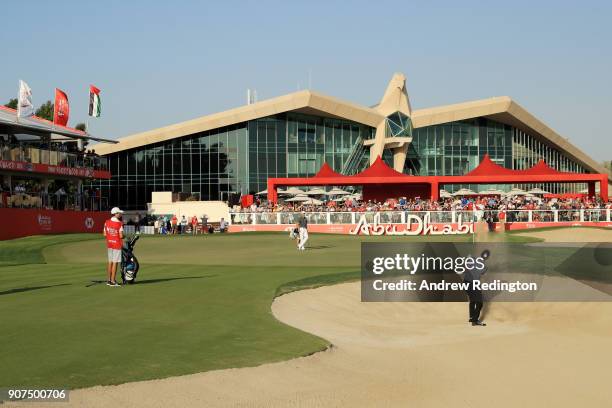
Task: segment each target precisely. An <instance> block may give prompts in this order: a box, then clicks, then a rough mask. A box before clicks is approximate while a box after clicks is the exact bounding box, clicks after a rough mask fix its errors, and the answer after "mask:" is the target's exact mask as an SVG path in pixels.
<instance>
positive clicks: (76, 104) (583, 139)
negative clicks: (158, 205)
mask: <svg viewBox="0 0 612 408" xmlns="http://www.w3.org/2000/svg"><path fill="white" fill-rule="evenodd" d="M85 3H87V4H85ZM611 18H612V2H609V1H592V2H589V1H583V2H577V1H564V0H560V1H533V0H531V1H504V2H497V1H482V2H472V1H449V2H444V1H414V2H408V1H398V2H391V1H376V2H374V1H352V2H348V1H346V2H342V1H333V0H327V1H313V0H311V1H304V2H293V1H266V0H260V1H252V2H238V1H210V2H203V1H201V2H196V1H155V0H148V1H130V2H129V4H128V1H98V2H84V1H61V0H56V1H49V2H47V1H42V0H35V1H27V2H26V1H10V2H6V4H3V5H2V29H1V31H0V32H1V33H2V34H1V36H2V54H1V57H0V61H1V62H0V65H1V67H2V69H1V72H2V75H1V76H0V100H1V101H2V103H5V100H6V101H8V99H9V98H12V97H14V96H15V95H16V91H17V82H18V80H19V79H24V80H26V81H27V82H28V83H29V84H30V86H31V87H32V89H33V92H34V98H35V104H36V105H39V104H40V103H42V102H44V101H46V100H47V99H51V98H52V96H53V89H54V87H59V88H61V89H63V90H65V91H66V92H67V93H68V95H69V97H70V102H71V119H70V124H71V125H74V124H76V123H77V122H81V121H84V120H85V118H86V109H87V102H88V101H87V97H88V96H87V93H88V85H89V84H90V83H93V84H95V85H97V86H98V87H99V88H100V89H101V90H102V103H103V108H102V117H101V118H99V119H95V120H92V121H90V122H91V131H92V133H94V134H96V135H98V136H102V137H109V138H117V137H121V136H125V135H128V134H131V133H134V132H138V131H143V130H148V129H151V128H155V127H159V126H162V125H166V124H171V123H175V122H179V121H182V120H186V119H192V118H195V117H198V116H202V115H204V114H208V113H213V112H218V111H221V110H225V109H228V108H233V107H236V106H240V105H243V104H244V103H245V99H246V95H245V93H246V89H247V88H248V87H251V88H256V89H257V92H258V95H259V99H260V100H262V99H265V98H269V97H273V96H278V95H282V94H285V93H288V92H292V91H294V90H296V89H297V87H298V83H299V84H300V86H301V87H302V88H305V87H307V85H308V71H309V70H312V88H313V89H315V90H317V91H320V92H323V93H325V94H328V95H332V96H336V97H339V98H342V99H346V100H350V101H353V102H357V103H361V104H365V105H371V104H374V103H377V102H378V100H379V99H380V97H381V96H382V93H383V92H384V88H385V86H386V84H387V81H388V80H389V79H390V78H391V75H392V74H393V73H394V72H396V71H400V72H403V73H405V74H406V76H407V78H408V90H409V93H410V98H411V102H412V105H413V108H424V107H430V106H436V105H442V104H449V103H455V102H462V101H468V100H473V99H479V98H486V97H491V96H500V95H508V96H511V97H512V98H514V100H516V101H517V102H518V103H520V104H521V105H523V106H524V107H525V108H527V109H528V110H529V111H530V112H532V113H534V114H535V115H536V116H537V117H539V118H540V119H542V120H543V121H544V122H545V123H547V124H548V125H549V126H551V127H552V128H553V129H555V130H556V131H557V132H559V133H560V134H561V135H563V136H565V137H568V138H569V139H570V140H571V141H572V142H573V143H574V144H576V145H577V146H578V147H580V148H581V149H583V150H584V151H585V152H587V153H588V154H589V155H591V156H592V157H594V158H595V159H597V160H611V159H612V142H611V140H612V134H611V132H610V125H609V123H610V116H611V114H612V99H611V94H612V80H611V79H610V78H611V75H612V45H611V40H612V24H610V21H611Z"/></svg>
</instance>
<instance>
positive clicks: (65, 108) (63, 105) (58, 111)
mask: <svg viewBox="0 0 612 408" xmlns="http://www.w3.org/2000/svg"><path fill="white" fill-rule="evenodd" d="M69 116H70V104H68V95H66V92H64V91H62V90H61V89H57V88H55V104H54V105H53V123H55V124H56V125H60V126H68V117H69Z"/></svg>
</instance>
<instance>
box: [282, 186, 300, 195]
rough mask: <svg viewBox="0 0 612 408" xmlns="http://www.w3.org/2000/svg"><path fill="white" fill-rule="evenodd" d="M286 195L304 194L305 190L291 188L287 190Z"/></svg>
mask: <svg viewBox="0 0 612 408" xmlns="http://www.w3.org/2000/svg"><path fill="white" fill-rule="evenodd" d="M286 194H290V195H298V194H304V191H303V190H300V189H299V188H297V187H290V188H288V189H287V192H286Z"/></svg>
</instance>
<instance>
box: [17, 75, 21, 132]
mask: <svg viewBox="0 0 612 408" xmlns="http://www.w3.org/2000/svg"><path fill="white" fill-rule="evenodd" d="M20 102H21V79H20V80H19V88H18V89H17V123H19V111H20V110H21V109H19V105H20Z"/></svg>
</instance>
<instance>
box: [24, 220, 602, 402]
mask: <svg viewBox="0 0 612 408" xmlns="http://www.w3.org/2000/svg"><path fill="white" fill-rule="evenodd" d="M581 230H583V229H576V230H572V231H571V233H569V235H571V237H576V236H577V234H578V233H580V234H583V235H587V236H588V237H586V238H585V237H584V236H582V237H583V240H584V241H594V240H595V239H594V237H595V238H597V237H599V238H600V239H602V240H603V239H608V242H609V240H610V238H609V235H607V234H611V233H612V232H611V231H604V230H586V231H585V232H584V233H583V232H582V231H581ZM579 231H580V232H579ZM591 233H593V234H591ZM606 233H607V234H606ZM529 234H530V235H533V236H540V237H543V238H551V237H552V238H558V239H559V240H561V241H567V240H568V238H571V237H570V236H568V234H561V233H560V232H559V231H545V232H531V233H529ZM606 237H607V238H606ZM272 312H273V313H274V315H275V316H276V317H277V318H278V319H279V320H281V321H282V322H285V323H286V324H289V325H291V326H294V327H297V328H299V329H301V330H304V331H307V332H310V333H313V334H316V335H318V336H321V337H323V338H325V339H328V340H329V341H330V342H332V343H333V345H334V347H333V348H332V349H330V350H328V351H326V352H322V353H317V354H315V355H312V356H309V357H305V358H299V359H295V360H291V361H286V362H282V363H275V364H266V365H263V366H259V367H254V368H242V369H229V370H220V371H212V372H207V373H201V374H194V375H188V376H182V377H175V378H168V379H164V380H156V381H145V382H138V383H130V384H124V385H120V386H112V387H94V388H90V389H85V390H79V391H75V392H73V393H72V394H71V402H70V404H69V405H70V406H75V407H76V406H78V407H83V406H87V407H109V406H115V407H226V406H232V407H311V406H313V407H327V406H347V407H361V406H363V407H382V406H397V407H406V406H414V407H446V406H452V407H487V408H489V407H517V406H523V407H543V406H555V407H579V406H580V407H582V406H586V407H608V406H610V401H612V389H611V388H610V387H609V367H612V351H610V340H611V339H612V303H495V304H491V305H489V309H488V310H487V311H486V316H485V320H486V321H487V322H488V324H489V326H487V327H472V326H470V325H468V323H467V305H466V304H464V303H374V304H373V303H367V304H366V303H361V302H360V287H359V283H348V284H342V285H336V286H331V287H324V288H319V289H315V290H308V291H301V292H296V293H292V294H290V295H286V296H282V297H280V298H278V299H276V301H275V302H274V304H273V306H272ZM36 406H37V407H40V406H43V405H42V404H36ZM49 406H50V407H56V408H58V407H61V406H65V405H64V404H58V403H53V404H49Z"/></svg>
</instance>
